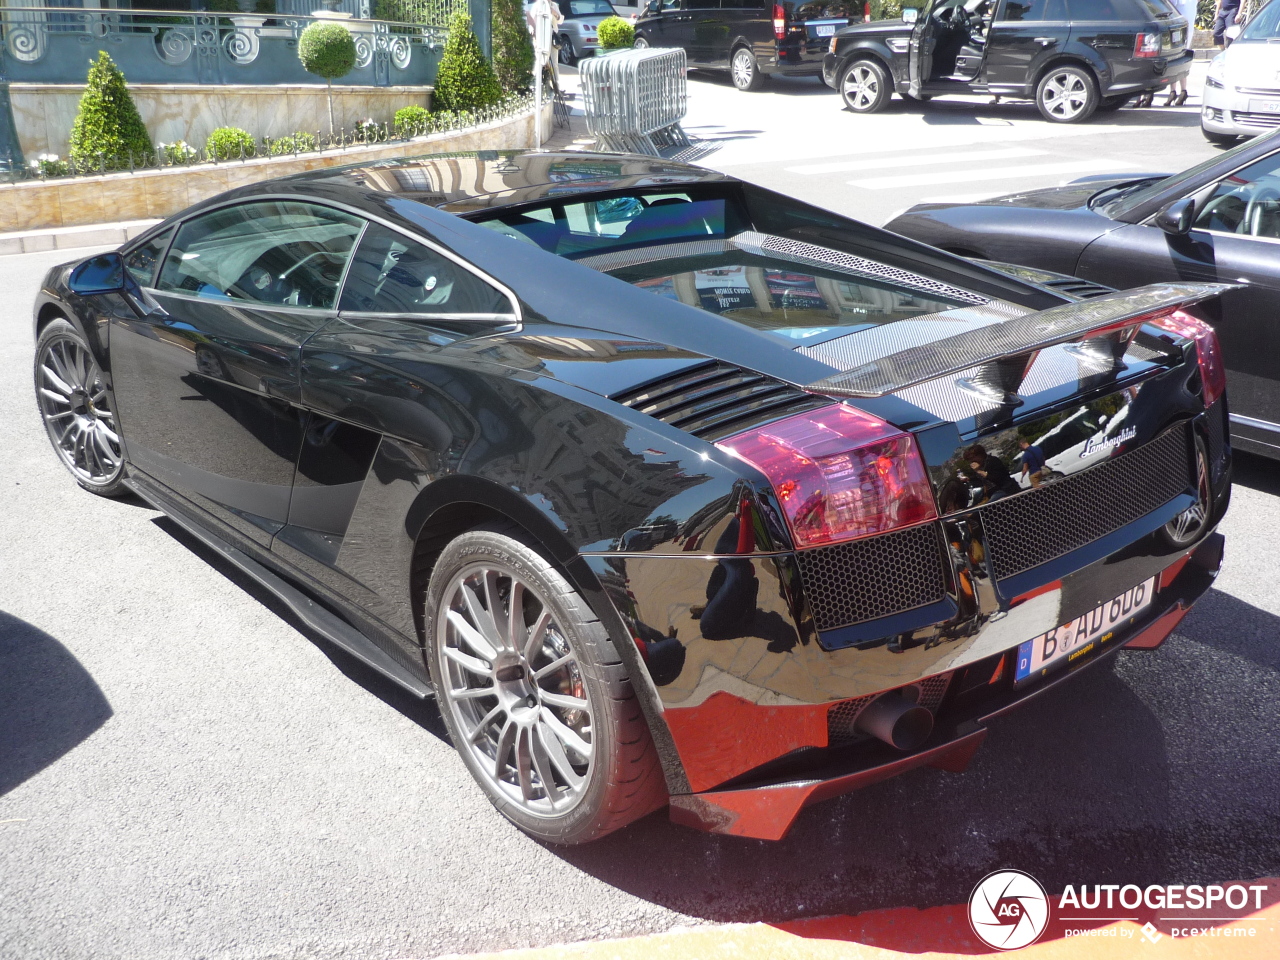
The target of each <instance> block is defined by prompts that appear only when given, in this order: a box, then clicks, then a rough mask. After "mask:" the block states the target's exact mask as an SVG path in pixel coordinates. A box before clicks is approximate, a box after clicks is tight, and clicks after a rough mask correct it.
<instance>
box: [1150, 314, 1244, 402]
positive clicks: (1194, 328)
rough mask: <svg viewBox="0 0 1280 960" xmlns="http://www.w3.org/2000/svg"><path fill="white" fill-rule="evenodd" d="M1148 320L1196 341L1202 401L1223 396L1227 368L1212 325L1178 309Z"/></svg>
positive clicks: (1161, 327) (1162, 328) (1210, 400)
mask: <svg viewBox="0 0 1280 960" xmlns="http://www.w3.org/2000/svg"><path fill="white" fill-rule="evenodd" d="M1151 324H1152V326H1156V327H1159V328H1160V329H1161V330H1168V331H1169V332H1170V333H1173V334H1177V335H1178V336H1179V337H1186V338H1187V339H1188V340H1194V341H1195V342H1196V357H1197V358H1198V359H1199V361H1200V379H1201V380H1203V381H1204V405H1205V406H1206V407H1207V406H1209V405H1210V404H1212V403H1213V402H1214V401H1215V400H1217V399H1218V398H1219V397H1220V396H1222V391H1224V390H1226V389H1227V368H1226V367H1224V366H1223V365H1222V347H1221V346H1219V345H1218V334H1217V333H1215V332H1214V329H1213V327H1211V326H1209V324H1207V323H1205V322H1204V321H1203V320H1200V319H1199V318H1197V317H1193V316H1192V315H1191V314H1189V313H1183V312H1182V311H1181V310H1174V311H1173V312H1172V313H1169V314H1166V315H1165V316H1163V317H1157V318H1155V319H1154V320H1152V321H1151Z"/></svg>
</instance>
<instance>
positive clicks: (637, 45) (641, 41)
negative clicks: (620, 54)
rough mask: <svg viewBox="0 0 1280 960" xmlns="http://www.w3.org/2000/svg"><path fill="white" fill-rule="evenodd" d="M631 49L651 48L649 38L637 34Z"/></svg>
mask: <svg viewBox="0 0 1280 960" xmlns="http://www.w3.org/2000/svg"><path fill="white" fill-rule="evenodd" d="M631 49H632V50H648V49H649V41H648V39H647V38H646V37H642V36H637V37H636V38H635V40H633V41H632V42H631Z"/></svg>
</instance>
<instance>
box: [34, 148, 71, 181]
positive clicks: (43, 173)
mask: <svg viewBox="0 0 1280 960" xmlns="http://www.w3.org/2000/svg"><path fill="white" fill-rule="evenodd" d="M31 172H32V173H34V174H35V175H36V176H38V177H65V176H67V175H68V174H69V173H71V165H70V164H68V163H67V161H65V160H63V159H61V158H59V156H58V155H57V154H56V153H42V154H40V155H39V156H37V157H36V158H35V159H34V160H32V161H31Z"/></svg>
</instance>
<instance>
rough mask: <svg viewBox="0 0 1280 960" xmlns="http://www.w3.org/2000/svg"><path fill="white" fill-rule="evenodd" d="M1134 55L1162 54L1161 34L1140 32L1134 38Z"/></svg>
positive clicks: (1150, 55)
mask: <svg viewBox="0 0 1280 960" xmlns="http://www.w3.org/2000/svg"><path fill="white" fill-rule="evenodd" d="M1133 55H1134V56H1135V57H1158V56H1160V34H1158V33H1140V34H1138V35H1137V36H1136V37H1134V38H1133Z"/></svg>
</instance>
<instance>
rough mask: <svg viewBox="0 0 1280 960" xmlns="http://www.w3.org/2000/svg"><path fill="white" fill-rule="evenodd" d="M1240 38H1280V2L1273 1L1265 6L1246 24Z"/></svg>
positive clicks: (1262, 39) (1273, 39) (1261, 39)
mask: <svg viewBox="0 0 1280 960" xmlns="http://www.w3.org/2000/svg"><path fill="white" fill-rule="evenodd" d="M1240 40H1259V41H1267V40H1271V41H1275V40H1280V3H1275V2H1272V3H1269V4H1267V5H1266V6H1265V7H1263V8H1262V10H1261V11H1260V12H1259V13H1258V15H1257V16H1256V17H1254V18H1253V19H1252V20H1250V21H1249V23H1248V24H1247V25H1246V26H1245V28H1244V32H1243V33H1241V34H1240ZM1236 42H1237V43H1238V42H1239V40H1238V41H1236Z"/></svg>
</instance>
